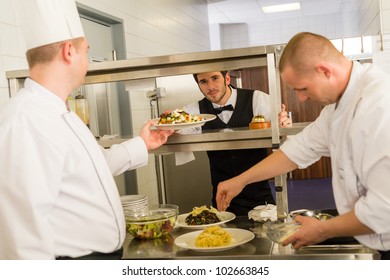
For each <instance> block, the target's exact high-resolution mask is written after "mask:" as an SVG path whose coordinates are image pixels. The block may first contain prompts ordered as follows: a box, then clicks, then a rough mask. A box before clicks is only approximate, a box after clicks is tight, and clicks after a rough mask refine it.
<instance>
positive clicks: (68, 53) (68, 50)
mask: <svg viewBox="0 0 390 280" xmlns="http://www.w3.org/2000/svg"><path fill="white" fill-rule="evenodd" d="M75 51H76V47H75V45H74V44H73V43H72V41H65V42H64V43H62V46H61V56H62V59H63V60H64V61H65V62H66V63H68V64H70V63H71V61H72V57H73V55H74V53H75Z"/></svg>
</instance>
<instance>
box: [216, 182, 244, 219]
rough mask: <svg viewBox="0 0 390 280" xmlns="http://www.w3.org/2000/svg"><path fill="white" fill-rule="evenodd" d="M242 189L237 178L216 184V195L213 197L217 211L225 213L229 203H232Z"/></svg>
mask: <svg viewBox="0 0 390 280" xmlns="http://www.w3.org/2000/svg"><path fill="white" fill-rule="evenodd" d="M244 187H245V186H243V185H242V184H241V183H240V182H239V180H238V179H237V177H234V178H231V179H229V180H226V181H223V182H220V183H219V184H218V187H217V195H216V197H215V198H216V201H217V208H218V211H225V210H226V208H228V207H229V205H230V201H232V199H233V198H234V197H235V196H236V195H238V194H239V193H240V192H241V191H242V189H243V188H244Z"/></svg>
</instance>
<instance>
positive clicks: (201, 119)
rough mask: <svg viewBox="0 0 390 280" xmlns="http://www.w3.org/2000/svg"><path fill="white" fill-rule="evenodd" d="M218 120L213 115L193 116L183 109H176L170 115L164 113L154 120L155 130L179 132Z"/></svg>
mask: <svg viewBox="0 0 390 280" xmlns="http://www.w3.org/2000/svg"><path fill="white" fill-rule="evenodd" d="M215 118H216V116H215V115H212V114H199V115H191V114H189V113H187V112H185V111H184V110H182V109H176V110H173V111H171V112H169V113H163V114H161V115H160V117H159V118H156V119H153V121H155V122H156V124H155V125H154V127H155V128H158V129H162V130H179V129H186V128H194V127H200V126H202V125H204V124H205V123H206V122H208V121H212V120H214V119H215Z"/></svg>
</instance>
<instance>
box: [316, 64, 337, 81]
mask: <svg viewBox="0 0 390 280" xmlns="http://www.w3.org/2000/svg"><path fill="white" fill-rule="evenodd" d="M316 70H317V72H318V73H320V74H321V73H322V74H324V75H325V76H326V77H327V78H329V77H330V76H331V75H332V73H333V70H332V67H331V66H330V65H328V64H326V63H320V64H318V65H317V66H316Z"/></svg>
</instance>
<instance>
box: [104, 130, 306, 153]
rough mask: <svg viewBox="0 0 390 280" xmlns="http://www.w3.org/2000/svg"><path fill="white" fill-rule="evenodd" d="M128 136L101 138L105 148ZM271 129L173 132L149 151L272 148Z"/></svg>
mask: <svg viewBox="0 0 390 280" xmlns="http://www.w3.org/2000/svg"><path fill="white" fill-rule="evenodd" d="M308 124H309V123H294V124H293V126H292V127H291V128H281V129H280V136H281V137H283V136H288V135H294V134H297V133H298V132H300V131H302V130H303V129H304V128H305V127H306V126H307V125H308ZM127 139H129V137H121V138H118V139H112V140H101V141H99V143H100V145H102V146H103V147H105V148H108V147H110V146H111V145H113V144H118V143H121V142H123V141H126V140H127ZM272 147H273V146H272V131H271V128H267V129H249V128H235V129H229V130H228V131H226V130H223V131H221V130H215V131H213V130H209V131H206V132H203V133H199V134H174V135H172V136H171V137H170V138H169V139H168V141H167V143H166V144H165V145H163V146H161V147H160V148H158V149H155V150H153V151H151V153H153V154H156V155H161V154H168V153H175V152H198V151H211V150H232V149H234V150H236V149H252V148H272Z"/></svg>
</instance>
